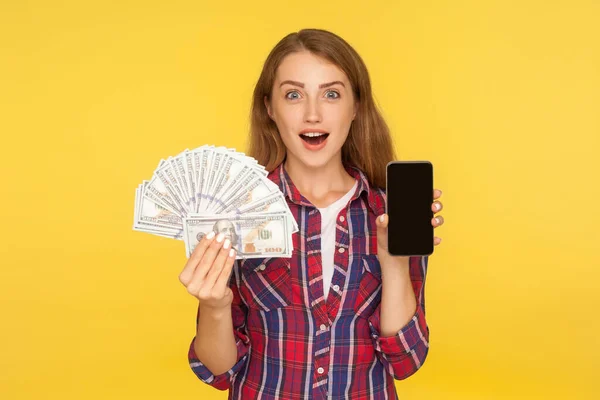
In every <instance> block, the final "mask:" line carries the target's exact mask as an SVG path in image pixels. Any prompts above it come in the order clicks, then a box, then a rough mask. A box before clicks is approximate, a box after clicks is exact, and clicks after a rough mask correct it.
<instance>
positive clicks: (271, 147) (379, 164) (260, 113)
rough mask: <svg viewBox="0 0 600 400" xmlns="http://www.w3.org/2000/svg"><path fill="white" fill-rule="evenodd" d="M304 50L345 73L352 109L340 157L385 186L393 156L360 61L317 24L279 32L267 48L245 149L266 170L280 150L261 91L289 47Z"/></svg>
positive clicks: (264, 92)
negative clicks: (355, 106) (280, 36)
mask: <svg viewBox="0 0 600 400" xmlns="http://www.w3.org/2000/svg"><path fill="white" fill-rule="evenodd" d="M300 51H309V52H311V53H312V54H314V55H316V56H319V57H322V58H324V59H326V60H328V61H329V62H331V63H333V64H335V65H337V66H338V67H339V68H340V69H341V70H342V71H344V73H345V74H346V76H347V77H348V79H349V81H350V84H351V85H352V90H353V93H354V99H355V101H358V110H357V113H356V117H355V119H354V121H352V125H351V126H350V131H349V133H348V138H347V139H346V142H345V143H344V145H343V146H342V163H343V164H344V165H347V166H351V167H356V168H359V169H360V170H362V171H363V172H364V173H365V174H366V176H367V178H368V180H369V183H371V185H373V186H376V187H379V188H382V189H385V187H386V176H385V175H386V165H387V164H388V163H389V162H390V161H392V160H395V159H396V154H395V151H394V147H393V143H392V138H391V136H390V131H389V128H388V126H387V124H386V122H385V120H384V119H383V117H382V116H381V114H380V112H379V111H378V109H377V106H376V105H375V101H374V99H373V95H372V91H371V81H370V79H369V72H368V71H367V67H366V66H365V63H364V62H363V60H362V59H361V57H360V56H359V55H358V53H357V52H356V50H354V49H353V48H352V46H350V45H349V44H348V43H347V42H346V41H345V40H344V39H342V38H341V37H339V36H337V35H336V34H334V33H331V32H328V31H325V30H321V29H303V30H301V31H299V32H294V33H290V34H288V35H287V36H285V37H284V38H283V39H281V41H280V42H279V43H277V45H276V46H275V47H274V48H273V49H272V50H271V53H270V54H269V55H268V57H267V59H266V60H265V63H264V65H263V69H262V72H261V74H260V77H259V78H258V82H257V83H256V87H255V88H254V94H253V100H252V108H251V112H250V137H249V145H248V155H249V156H251V157H254V158H255V159H256V160H257V161H258V162H259V163H260V164H261V165H264V166H265V168H266V170H267V171H269V172H270V171H272V170H273V169H275V167H277V166H278V165H279V164H280V163H281V162H283V160H284V159H285V156H286V148H285V145H284V143H283V141H282V140H281V137H280V135H279V131H278V130H277V125H276V124H275V122H274V121H273V120H272V119H271V118H269V115H268V113H267V108H266V106H265V103H264V97H265V96H266V97H267V99H269V100H271V91H272V88H273V84H274V82H275V74H276V71H277V68H278V67H279V65H280V64H281V62H282V61H283V59H284V58H285V57H286V56H287V55H289V54H291V53H295V52H300Z"/></svg>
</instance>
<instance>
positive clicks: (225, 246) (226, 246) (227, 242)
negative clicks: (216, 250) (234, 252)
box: [223, 239, 231, 249]
mask: <svg viewBox="0 0 600 400" xmlns="http://www.w3.org/2000/svg"><path fill="white" fill-rule="evenodd" d="M230 244H231V241H230V240H229V239H225V243H223V248H224V249H228V248H229V245H230Z"/></svg>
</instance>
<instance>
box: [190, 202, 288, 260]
mask: <svg viewBox="0 0 600 400" xmlns="http://www.w3.org/2000/svg"><path fill="white" fill-rule="evenodd" d="M286 218H287V214H286V213H284V212H271V213H264V214H246V215H206V216H194V217H187V218H184V219H183V240H184V242H185V250H186V253H187V257H188V258H189V257H190V256H191V254H192V252H193V251H194V249H195V248H196V245H198V243H199V242H200V240H202V238H203V237H204V235H206V234H207V233H208V232H210V231H214V232H215V233H216V234H218V233H224V234H225V236H226V237H227V238H229V240H231V244H232V247H233V248H234V249H235V250H236V251H237V255H236V259H244V258H266V257H288V258H289V257H291V254H292V249H291V240H290V233H289V222H288V221H286Z"/></svg>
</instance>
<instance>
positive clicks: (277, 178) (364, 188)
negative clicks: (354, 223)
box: [268, 162, 385, 215]
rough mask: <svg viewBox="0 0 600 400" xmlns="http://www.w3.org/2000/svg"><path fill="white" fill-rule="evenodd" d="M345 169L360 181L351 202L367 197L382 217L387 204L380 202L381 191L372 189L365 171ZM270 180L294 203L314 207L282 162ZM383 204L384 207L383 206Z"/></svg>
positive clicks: (371, 205) (373, 209)
mask: <svg viewBox="0 0 600 400" xmlns="http://www.w3.org/2000/svg"><path fill="white" fill-rule="evenodd" d="M344 168H345V169H346V172H348V174H350V176H352V177H353V178H354V179H356V180H357V181H358V187H357V188H356V191H355V192H354V194H353V195H352V198H351V199H350V201H354V200H355V199H357V198H358V197H360V196H363V195H364V196H366V200H367V204H368V206H369V208H370V209H371V210H372V211H373V213H375V215H380V214H383V213H384V212H385V203H384V202H382V201H381V200H378V195H379V196H381V194H382V193H381V192H382V190H381V189H377V188H374V187H372V186H371V185H370V184H369V180H368V179H367V176H366V175H365V173H364V172H363V171H361V170H360V169H358V168H356V167H351V166H347V165H345V166H344ZM268 178H269V179H270V180H271V181H273V182H274V183H275V184H276V185H277V186H279V189H280V190H281V192H282V193H283V195H284V196H285V197H287V198H289V199H290V201H291V202H292V203H296V204H298V205H302V206H307V207H314V205H313V204H311V202H310V201H308V199H307V198H306V197H304V196H303V195H302V194H301V193H300V191H298V188H297V187H296V185H294V182H292V179H291V178H290V176H289V175H288V173H287V171H286V170H285V168H284V166H283V162H281V163H280V164H279V165H278V166H277V167H275V169H274V170H273V171H271V172H270V173H269V175H268ZM382 204H383V205H382Z"/></svg>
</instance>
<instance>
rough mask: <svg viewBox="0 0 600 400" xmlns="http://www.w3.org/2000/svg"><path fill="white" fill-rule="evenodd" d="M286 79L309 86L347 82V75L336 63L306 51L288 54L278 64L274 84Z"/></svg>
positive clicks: (277, 84) (276, 84)
mask: <svg viewBox="0 0 600 400" xmlns="http://www.w3.org/2000/svg"><path fill="white" fill-rule="evenodd" d="M288 79H289V80H293V81H299V82H302V83H304V84H307V85H309V86H313V85H314V86H316V85H319V84H321V83H326V82H332V81H342V82H344V83H346V84H348V83H349V81H348V77H347V76H346V74H345V73H344V71H342V70H341V69H340V68H339V67H338V66H337V65H335V64H333V63H331V62H330V61H328V60H326V59H324V58H322V57H319V56H316V55H314V54H312V53H310V52H308V51H303V52H299V53H292V54H288V55H287V56H286V57H285V58H284V59H283V61H282V62H281V64H279V67H278V68H277V73H276V74H275V86H279V84H280V83H281V82H282V81H284V80H288Z"/></svg>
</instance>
